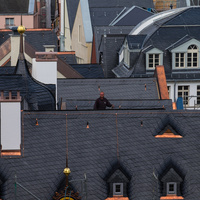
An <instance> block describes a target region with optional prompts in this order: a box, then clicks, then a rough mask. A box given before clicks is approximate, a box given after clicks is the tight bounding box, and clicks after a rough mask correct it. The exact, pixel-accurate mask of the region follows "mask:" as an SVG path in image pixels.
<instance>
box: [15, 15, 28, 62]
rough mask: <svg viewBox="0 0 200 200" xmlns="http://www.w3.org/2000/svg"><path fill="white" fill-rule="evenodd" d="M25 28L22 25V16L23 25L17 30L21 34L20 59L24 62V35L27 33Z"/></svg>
mask: <svg viewBox="0 0 200 200" xmlns="http://www.w3.org/2000/svg"><path fill="white" fill-rule="evenodd" d="M25 30H26V29H25V27H24V26H23V25H22V15H21V25H20V26H18V28H17V31H18V33H19V34H20V56H19V57H20V59H22V60H23V58H24V56H23V53H24V50H23V33H24V32H25Z"/></svg>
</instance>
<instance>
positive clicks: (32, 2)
mask: <svg viewBox="0 0 200 200" xmlns="http://www.w3.org/2000/svg"><path fill="white" fill-rule="evenodd" d="M34 7H35V0H29V5H28V14H30V15H33V14H34Z"/></svg>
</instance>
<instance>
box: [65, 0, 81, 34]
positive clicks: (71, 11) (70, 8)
mask: <svg viewBox="0 0 200 200" xmlns="http://www.w3.org/2000/svg"><path fill="white" fill-rule="evenodd" d="M78 4H79V0H73V1H71V0H66V5H67V12H68V19H69V26H70V31H71V32H72V29H73V25H74V20H75V17H76V12H77V8H78Z"/></svg>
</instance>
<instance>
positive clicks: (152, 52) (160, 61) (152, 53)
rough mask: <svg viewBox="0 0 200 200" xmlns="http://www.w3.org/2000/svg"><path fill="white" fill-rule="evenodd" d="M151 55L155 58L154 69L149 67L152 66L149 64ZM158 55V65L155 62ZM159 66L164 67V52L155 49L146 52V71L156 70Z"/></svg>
mask: <svg viewBox="0 0 200 200" xmlns="http://www.w3.org/2000/svg"><path fill="white" fill-rule="evenodd" d="M150 55H151V56H153V67H149V65H150V63H149V60H150V58H149V57H150ZM156 55H158V56H159V58H158V59H159V61H158V63H156V62H155V60H156ZM157 65H163V52H162V51H161V50H159V49H157V48H153V49H151V50H150V51H148V52H146V69H147V70H154V69H155V67H156V66H157Z"/></svg>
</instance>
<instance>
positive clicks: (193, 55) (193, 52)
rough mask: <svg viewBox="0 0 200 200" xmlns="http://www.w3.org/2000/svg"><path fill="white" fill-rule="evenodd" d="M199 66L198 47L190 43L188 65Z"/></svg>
mask: <svg viewBox="0 0 200 200" xmlns="http://www.w3.org/2000/svg"><path fill="white" fill-rule="evenodd" d="M197 66H198V48H197V46H196V45H194V44H193V45H190V46H189V47H188V52H187V67H197Z"/></svg>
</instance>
